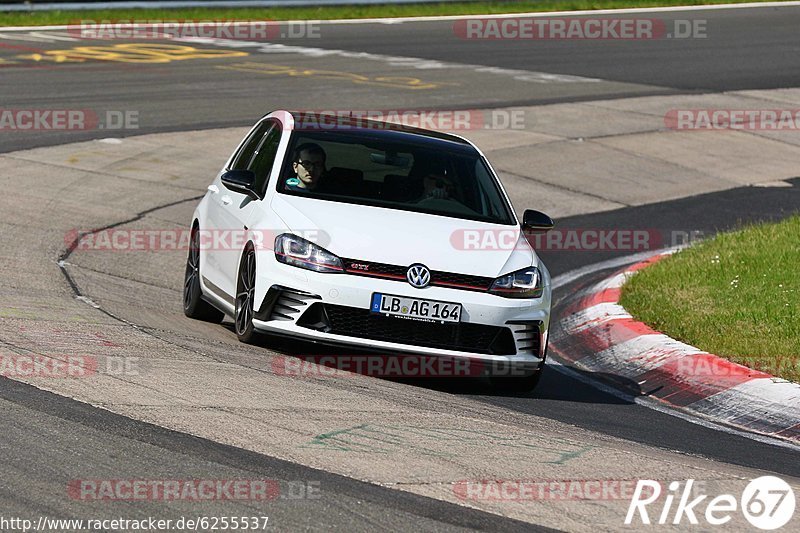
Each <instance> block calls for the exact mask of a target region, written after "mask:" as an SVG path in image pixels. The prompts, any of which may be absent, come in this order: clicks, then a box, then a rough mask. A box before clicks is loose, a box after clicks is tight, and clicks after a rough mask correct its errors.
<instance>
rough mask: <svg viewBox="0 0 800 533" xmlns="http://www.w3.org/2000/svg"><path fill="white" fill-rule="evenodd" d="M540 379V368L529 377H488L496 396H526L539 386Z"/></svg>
mask: <svg viewBox="0 0 800 533" xmlns="http://www.w3.org/2000/svg"><path fill="white" fill-rule="evenodd" d="M541 377H542V368H540V369H539V370H537V371H535V372H534V373H533V374H531V375H529V376H517V377H512V378H510V377H490V378H489V383H490V384H491V387H492V390H493V391H494V392H496V393H498V394H503V393H509V394H527V393H529V392H531V391H533V389H535V388H536V386H537V385H538V384H539V380H540V379H541Z"/></svg>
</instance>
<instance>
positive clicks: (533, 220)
mask: <svg viewBox="0 0 800 533" xmlns="http://www.w3.org/2000/svg"><path fill="white" fill-rule="evenodd" d="M555 225H556V224H555V222H553V219H552V218H550V217H549V216H547V215H545V214H544V213H542V212H541V211H534V210H533V209H526V210H525V213H524V214H523V215H522V229H523V231H525V230H527V231H550V230H551V229H553V226H555Z"/></svg>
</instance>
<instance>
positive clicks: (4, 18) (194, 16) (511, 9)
mask: <svg viewBox="0 0 800 533" xmlns="http://www.w3.org/2000/svg"><path fill="white" fill-rule="evenodd" d="M747 1H752V0H699V1H693V0H539V1H527V0H523V1H519V2H510V1H509V2H455V3H444V4H400V5H382V6H381V5H378V6H324V7H295V8H289V7H284V8H230V9H228V8H195V9H116V10H110V9H106V10H86V11H31V12H23V13H18V12H6V13H0V26H36V25H39V26H41V25H49V24H68V23H73V22H75V21H80V20H92V21H97V20H115V21H121V20H325V19H338V18H372V17H411V16H431V15H480V14H494V13H524V12H531V11H568V10H584V9H619V8H626V7H660V6H679V5H709V4H728V3H743V2H747ZM756 1H758V0H756ZM763 1H767V0H763Z"/></svg>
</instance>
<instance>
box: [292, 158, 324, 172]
mask: <svg viewBox="0 0 800 533" xmlns="http://www.w3.org/2000/svg"><path fill="white" fill-rule="evenodd" d="M297 163H298V164H300V165H303V168H304V169H306V170H309V171H310V170H311V169H312V168H314V167H317V168H325V162H324V161H316V162H314V161H302V160H300V161H298V162H297Z"/></svg>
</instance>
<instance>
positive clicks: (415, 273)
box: [406, 265, 431, 289]
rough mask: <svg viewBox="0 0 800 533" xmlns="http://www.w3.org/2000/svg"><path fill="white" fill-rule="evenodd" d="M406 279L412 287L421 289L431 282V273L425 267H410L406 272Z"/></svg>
mask: <svg viewBox="0 0 800 533" xmlns="http://www.w3.org/2000/svg"><path fill="white" fill-rule="evenodd" d="M406 279H407V280H408V282H409V283H410V284H411V286H412V287H416V288H418V289H421V288H423V287H427V286H428V283H430V281H431V271H430V270H428V267H426V266H425V265H411V266H410V267H408V272H406Z"/></svg>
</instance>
